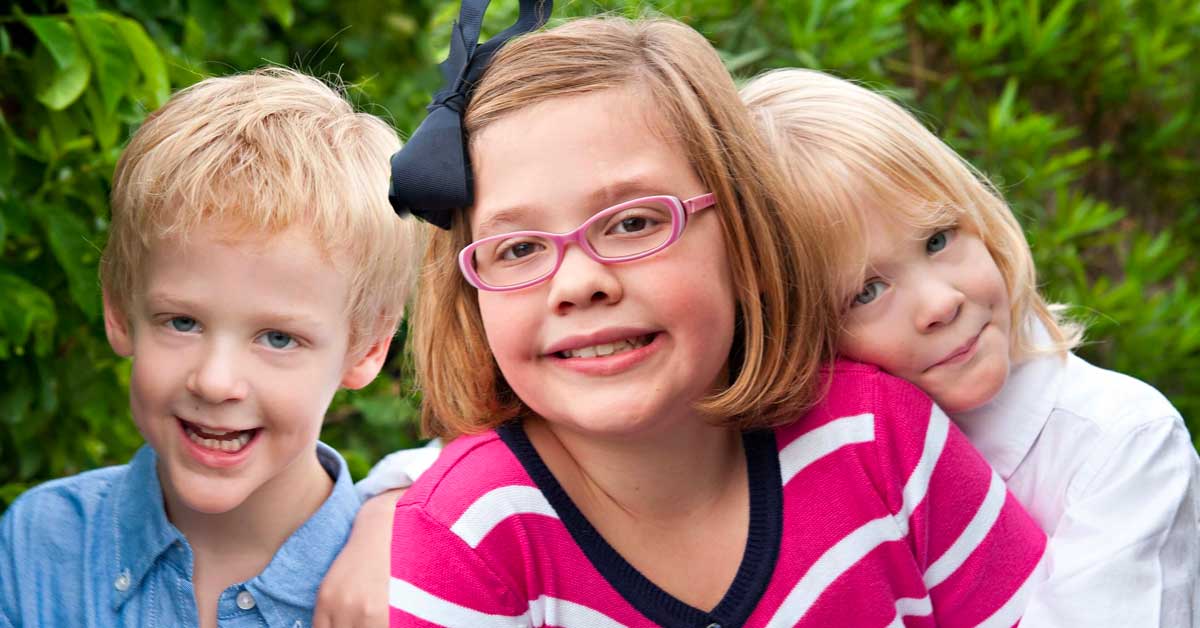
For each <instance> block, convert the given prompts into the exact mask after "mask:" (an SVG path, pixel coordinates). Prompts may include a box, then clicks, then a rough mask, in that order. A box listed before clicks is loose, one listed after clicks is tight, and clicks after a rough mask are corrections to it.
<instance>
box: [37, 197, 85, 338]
mask: <svg viewBox="0 0 1200 628" xmlns="http://www.w3.org/2000/svg"><path fill="white" fill-rule="evenodd" d="M37 213H38V218H40V219H41V221H42V225H43V227H44V228H45V230H46V237H47V239H49V240H50V250H51V251H53V252H54V258H55V259H56V260H58V265H59V266H61V267H62V269H63V272H64V273H66V275H67V287H68V288H69V290H70V293H71V298H72V299H73V300H74V301H75V303H76V304H77V305H78V306H79V309H81V310H83V313H84V314H86V315H88V316H89V317H91V318H96V317H98V316H99V314H100V285H99V281H98V280H97V279H96V276H97V260H98V258H99V253H98V252H97V251H96V248H95V245H94V244H92V242H91V239H92V237H93V234H92V233H91V232H90V231H89V230H88V228H87V226H86V225H85V224H84V222H83V220H82V219H81V218H79V217H78V216H76V215H74V214H71V213H68V212H67V211H66V210H64V209H61V208H58V207H53V206H42V207H39V208H38V212H37Z"/></svg>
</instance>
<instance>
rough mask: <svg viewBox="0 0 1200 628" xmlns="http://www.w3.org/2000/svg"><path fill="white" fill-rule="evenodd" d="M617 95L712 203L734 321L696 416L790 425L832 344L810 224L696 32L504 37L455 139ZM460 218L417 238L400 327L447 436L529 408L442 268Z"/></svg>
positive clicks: (828, 303) (588, 28)
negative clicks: (722, 381)
mask: <svg viewBox="0 0 1200 628" xmlns="http://www.w3.org/2000/svg"><path fill="white" fill-rule="evenodd" d="M628 86H634V87H636V88H637V91H638V92H639V93H641V94H651V95H652V97H653V106H654V108H655V110H656V112H657V113H658V114H659V116H660V120H661V121H662V122H663V123H664V125H665V126H666V128H667V129H668V130H669V131H671V132H673V133H672V137H675V138H678V139H679V141H680V142H681V143H682V145H683V147H684V150H686V152H687V154H688V155H689V158H690V162H691V164H692V167H693V168H695V170H696V173H697V174H698V175H699V177H700V179H701V180H702V181H703V182H704V183H705V185H706V186H707V189H708V190H709V191H710V192H712V193H713V194H715V195H716V198H717V205H718V210H717V212H718V215H719V216H720V220H721V222H722V229H723V233H724V240H725V246H726V250H727V251H728V257H729V263H730V269H731V275H732V278H733V282H734V289H735V295H736V298H737V307H738V315H739V316H738V319H739V321H740V324H739V329H738V330H737V331H736V336H737V339H736V340H735V350H734V351H733V352H732V353H731V358H730V362H729V369H730V377H731V380H732V383H731V384H730V385H729V386H728V387H727V388H725V389H724V390H721V391H719V392H717V393H715V394H713V395H712V396H710V397H709V398H706V399H703V400H700V401H699V402H698V409H699V410H701V411H702V412H704V413H705V414H706V415H707V416H710V417H712V418H713V420H714V421H715V422H720V423H723V424H726V425H730V426H736V427H740V428H751V427H765V426H771V425H776V424H780V423H783V422H786V421H788V420H791V419H794V418H796V417H797V416H798V414H799V413H800V412H802V411H803V410H804V409H805V408H806V407H807V406H808V405H810V404H811V403H812V402H814V401H815V399H816V398H817V396H818V395H819V394H820V391H819V390H818V388H819V381H820V369H821V367H822V366H823V363H825V361H827V360H829V359H831V358H832V355H833V346H834V341H835V339H836V331H837V308H836V305H835V300H834V295H833V293H832V291H831V290H830V286H829V284H828V282H827V281H826V280H825V277H826V276H827V274H828V272H829V269H827V268H825V265H826V263H827V262H826V260H825V256H824V255H823V251H822V248H823V245H824V238H823V236H822V227H821V221H819V220H817V219H816V218H815V217H813V216H811V215H810V214H807V213H805V212H796V211H791V210H790V207H791V206H792V205H793V203H794V200H793V196H792V192H791V190H792V186H790V185H788V184H787V181H786V179H784V178H783V176H782V174H781V173H780V172H779V171H778V170H777V169H776V168H775V166H774V161H773V160H772V159H771V158H770V156H769V155H768V153H767V149H766V147H765V145H764V144H763V142H762V139H761V137H760V136H759V134H758V132H757V131H756V129H755V127H754V124H753V121H752V120H751V118H750V116H749V115H748V112H747V110H746V108H745V106H744V105H743V104H742V102H741V100H740V99H739V97H738V94H737V90H736V88H735V86H734V84H733V80H732V79H731V77H730V76H729V73H728V72H727V71H726V70H725V68H724V66H723V65H722V63H721V61H720V59H719V57H718V56H717V54H716V51H715V50H714V49H713V48H712V46H711V45H710V44H709V43H708V42H707V41H706V40H705V39H704V38H703V37H702V36H701V35H700V34H699V33H697V32H696V31H694V30H692V29H691V28H689V27H687V26H685V25H683V24H681V23H679V22H676V21H673V20H668V19H640V20H629V19H625V18H618V17H599V18H585V19H578V20H574V21H569V22H567V23H565V24H563V25H561V26H558V27H556V28H553V29H550V30H547V31H543V32H539V33H535V34H531V35H528V36H525V37H523V38H520V39H517V40H514V41H512V42H510V43H509V44H507V45H506V47H505V48H503V49H502V50H501V51H500V52H499V53H498V54H497V55H496V58H495V59H494V60H493V62H492V65H491V67H490V68H489V69H488V71H487V72H486V74H485V75H484V76H483V78H482V79H481V80H480V82H479V84H478V86H477V87H476V91H475V94H474V97H473V99H472V101H471V103H470V105H469V106H468V109H467V111H466V117H465V126H466V129H467V133H468V137H469V138H470V137H473V136H475V135H477V134H478V133H479V132H480V131H481V130H482V129H483V128H485V127H487V125H489V124H491V123H492V122H494V121H496V120H498V119H501V118H503V117H504V116H506V115H509V114H511V113H512V112H514V111H518V110H520V109H522V108H524V107H528V106H531V105H534V104H536V103H540V102H544V101H547V100H551V99H554V98H558V97H562V96H570V95H578V94H585V93H591V92H596V91H601V90H607V89H615V88H621V87H628ZM463 218H464V216H462V215H460V216H458V217H456V220H455V222H454V225H453V228H452V229H451V230H450V231H448V232H443V233H438V234H435V235H434V236H432V237H431V239H430V242H429V247H428V249H427V251H426V258H425V263H424V266H423V268H424V274H423V276H422V278H421V287H420V289H419V296H418V300H417V315H416V317H415V324H414V330H413V334H414V350H415V354H416V356H415V357H416V367H417V374H418V378H419V384H420V385H421V387H422V389H423V392H424V400H425V403H424V410H423V427H424V429H425V430H426V432H427V433H430V434H434V435H439V436H447V437H453V436H457V435H460V434H466V433H471V432H478V431H482V430H485V429H489V428H491V427H494V426H496V425H499V424H501V423H503V422H505V421H508V420H510V419H512V418H515V417H521V416H527V415H528V414H529V413H530V412H531V411H530V410H529V408H528V407H526V406H525V404H524V403H523V402H522V401H521V400H520V399H519V398H517V396H516V395H515V394H514V393H513V391H512V389H511V388H510V387H509V386H508V384H507V382H505V381H504V376H503V374H502V373H501V372H500V370H499V368H498V367H497V365H496V363H495V359H494V358H493V357H492V355H491V351H490V349H489V348H488V344H487V339H486V336H485V334H484V328H483V322H482V320H481V319H480V314H479V306H478V300H477V293H476V292H475V289H474V288H472V287H471V286H470V285H469V284H467V283H466V281H465V280H464V279H463V278H462V277H461V275H460V273H459V271H458V269H457V266H456V264H455V255H456V254H457V253H458V251H459V250H460V249H461V247H463V246H465V245H466V244H468V243H469V242H470V241H471V233H470V229H469V226H468V224H467V221H466V220H464V219H463Z"/></svg>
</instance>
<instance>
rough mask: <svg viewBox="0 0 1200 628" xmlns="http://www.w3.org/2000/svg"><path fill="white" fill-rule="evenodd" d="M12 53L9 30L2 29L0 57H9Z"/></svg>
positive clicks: (0, 32) (0, 31)
mask: <svg viewBox="0 0 1200 628" xmlns="http://www.w3.org/2000/svg"><path fill="white" fill-rule="evenodd" d="M11 52H12V39H11V38H10V37H9V36H8V29H7V28H3V27H0V57H7V56H8V55H9V53H11Z"/></svg>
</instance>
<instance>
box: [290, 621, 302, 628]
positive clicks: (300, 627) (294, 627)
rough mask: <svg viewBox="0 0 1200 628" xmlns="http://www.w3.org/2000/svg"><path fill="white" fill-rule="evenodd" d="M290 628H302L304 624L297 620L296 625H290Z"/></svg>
mask: <svg viewBox="0 0 1200 628" xmlns="http://www.w3.org/2000/svg"><path fill="white" fill-rule="evenodd" d="M292 628H304V622H302V621H300V620H299V619H297V620H296V623H294V624H292Z"/></svg>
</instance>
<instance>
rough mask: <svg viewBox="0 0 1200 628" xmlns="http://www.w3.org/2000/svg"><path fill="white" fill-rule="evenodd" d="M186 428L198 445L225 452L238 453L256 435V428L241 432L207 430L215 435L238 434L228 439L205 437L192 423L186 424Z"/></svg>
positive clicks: (189, 436) (190, 438) (191, 438)
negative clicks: (197, 431)
mask: <svg viewBox="0 0 1200 628" xmlns="http://www.w3.org/2000/svg"><path fill="white" fill-rule="evenodd" d="M185 428H186V429H185V430H184V431H185V432H186V433H187V437H188V439H189V440H191V441H192V442H193V443H196V444H197V445H199V446H201V447H204V448H205V449H215V450H217V451H223V452H225V453H237V452H239V451H241V450H242V448H243V447H245V446H246V443H249V442H250V438H251V437H253V436H254V430H242V431H240V432H238V431H225V432H222V431H216V430H214V431H212V432H206V433H207V434H210V435H213V436H227V435H229V434H237V436H235V437H233V438H228V439H226V438H222V439H216V438H205V437H203V436H201V435H200V434H198V433H196V430H195V429H193V428H192V427H191V426H190V425H188V426H185Z"/></svg>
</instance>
